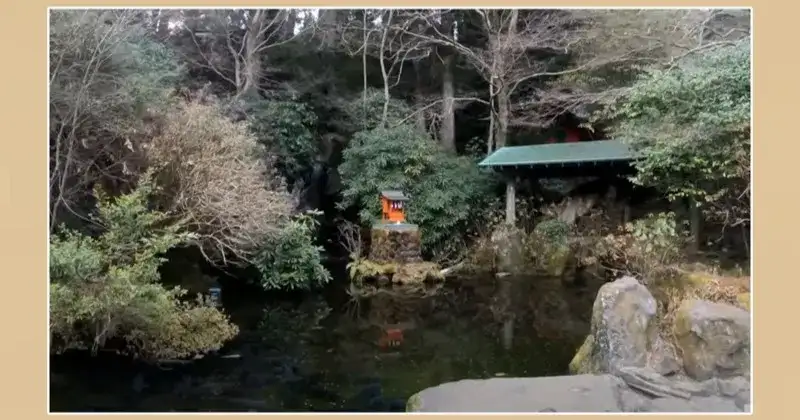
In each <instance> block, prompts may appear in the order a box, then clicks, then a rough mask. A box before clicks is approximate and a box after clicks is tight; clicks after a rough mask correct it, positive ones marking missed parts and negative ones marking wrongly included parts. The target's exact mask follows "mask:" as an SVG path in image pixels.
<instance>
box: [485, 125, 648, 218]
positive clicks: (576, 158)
mask: <svg viewBox="0 0 800 420" xmlns="http://www.w3.org/2000/svg"><path fill="white" fill-rule="evenodd" d="M634 159H636V154H635V152H634V151H633V150H632V149H630V148H629V147H628V146H627V145H626V144H625V143H623V142H621V141H619V140H594V141H581V142H569V143H549V144H535V145H527V146H510V147H501V148H500V149H497V150H496V151H494V153H492V154H491V155H489V156H487V157H486V158H485V159H484V160H483V161H481V162H480V163H479V164H478V166H482V167H489V168H493V169H496V170H500V171H502V172H503V173H504V174H505V175H506V223H509V224H513V223H514V222H515V220H514V219H515V217H514V215H515V205H514V204H515V195H516V181H517V179H518V178H519V177H520V176H523V175H527V176H534V177H537V178H551V177H572V176H586V175H592V174H594V173H597V172H598V170H602V169H604V168H606V169H615V171H617V172H619V173H632V172H633V166H632V165H631V163H632V162H633V160H634Z"/></svg>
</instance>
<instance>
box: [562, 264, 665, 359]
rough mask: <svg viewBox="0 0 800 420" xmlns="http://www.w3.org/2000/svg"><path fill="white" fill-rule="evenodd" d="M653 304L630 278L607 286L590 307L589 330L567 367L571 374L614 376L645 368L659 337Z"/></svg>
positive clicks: (651, 297)
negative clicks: (624, 370) (590, 324)
mask: <svg viewBox="0 0 800 420" xmlns="http://www.w3.org/2000/svg"><path fill="white" fill-rule="evenodd" d="M655 317H656V300H655V298H654V297H653V295H652V294H651V293H650V291H648V290H647V288H646V287H645V286H643V285H642V284H640V283H639V281H638V280H636V279H635V278H633V277H622V278H620V279H618V280H616V281H614V282H611V283H606V284H605V285H603V286H602V287H601V288H600V290H599V291H598V293H597V298H596V299H595V301H594V306H593V307H592V327H591V332H590V334H589V336H588V337H587V338H586V341H585V342H584V344H583V346H582V347H581V349H580V350H579V351H578V353H577V354H576V355H575V358H573V360H572V363H570V370H571V371H572V372H573V373H581V374H586V373H617V372H618V371H619V369H620V368H622V367H626V366H629V367H630V366H633V367H637V366H645V365H646V364H647V359H648V353H649V352H650V350H651V348H652V346H653V343H655V341H656V338H657V336H658V332H657V330H656V324H655Z"/></svg>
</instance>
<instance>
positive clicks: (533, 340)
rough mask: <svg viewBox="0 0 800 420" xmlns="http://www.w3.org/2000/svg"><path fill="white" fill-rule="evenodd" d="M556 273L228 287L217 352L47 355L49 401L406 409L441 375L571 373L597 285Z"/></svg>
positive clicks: (127, 408) (97, 406)
mask: <svg viewBox="0 0 800 420" xmlns="http://www.w3.org/2000/svg"><path fill="white" fill-rule="evenodd" d="M557 283H559V282H557V281H553V280H551V279H541V278H517V279H508V280H495V279H494V278H491V277H489V278H464V279H453V280H448V282H447V283H446V284H445V285H444V286H442V287H440V288H439V289H438V290H436V291H434V292H432V291H428V292H427V295H426V296H419V294H416V295H409V294H406V293H403V292H402V291H396V290H395V291H391V292H386V293H382V294H379V295H376V296H372V297H370V298H368V299H362V300H361V301H359V302H360V303H359V304H354V301H352V300H350V299H349V296H346V295H343V294H342V293H341V291H342V289H343V287H342V286H341V285H339V286H338V288H337V292H336V293H327V294H319V295H313V296H306V297H304V298H302V299H281V300H274V299H273V300H271V301H268V302H265V301H263V300H260V299H253V300H252V301H249V302H248V301H246V300H244V299H242V298H241V297H235V298H234V297H229V296H226V295H223V300H224V301H225V304H226V308H227V310H228V311H229V313H231V316H232V318H233V320H234V321H235V322H236V323H237V324H238V325H240V328H241V333H240V335H239V337H237V339H236V340H234V341H233V342H231V343H229V344H228V345H227V346H226V347H225V348H223V349H222V350H220V351H219V352H218V354H215V355H208V356H206V357H204V358H202V359H199V360H195V361H192V362H188V363H165V364H162V365H160V366H154V365H147V364H144V363H138V362H134V361H131V360H129V359H125V358H122V357H119V356H116V355H110V354H102V353H101V354H100V355H98V356H96V357H94V358H92V357H90V356H88V355H86V354H84V353H73V354H65V355H59V356H52V357H51V374H50V377H51V385H50V398H51V411H54V412H58V411H60V412H75V411H122V412H169V411H189V412H210V411H217V412H220V411H222V412H242V411H244V412H247V411H259V412H270V411H273V412H274V411H283V412H286V411H317V412H319V411H323V412H324V411H328V412H330V411H351V412H387V411H404V410H405V402H406V400H407V399H408V398H409V397H410V396H411V395H413V394H414V393H416V392H418V391H421V390H422V389H424V388H427V387H431V386H436V385H438V384H441V383H444V382H449V381H456V380H460V379H480V378H489V377H496V376H509V377H514V376H517V377H519V376H547V375H560V374H565V373H566V372H567V365H568V363H569V361H570V359H571V358H572V355H573V354H574V353H575V350H576V349H577V347H578V346H579V345H580V342H581V340H582V339H583V337H584V336H585V334H586V333H587V332H588V325H589V324H588V322H589V316H590V311H591V303H592V299H593V296H594V294H593V293H592V291H589V290H585V289H569V288H564V287H562V286H558V287H555V286H553V285H555V284H557ZM544 285H548V286H546V287H545V286H544ZM231 301H234V303H231Z"/></svg>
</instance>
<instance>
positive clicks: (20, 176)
mask: <svg viewBox="0 0 800 420" xmlns="http://www.w3.org/2000/svg"><path fill="white" fill-rule="evenodd" d="M471 3H473V2H471V1H463V2H456V1H452V0H439V1H433V2H428V1H421V0H411V1H408V0H407V1H404V2H402V3H395V2H388V3H385V5H386V6H390V7H400V6H404V7H425V6H428V7H433V6H441V7H446V6H449V7H468V6H481V3H479V2H474V4H471ZM753 3H757V2H753ZM245 5H248V6H301V5H302V6H306V7H317V6H319V7H324V6H333V7H347V6H350V7H376V6H379V5H380V3H379V2H377V1H376V2H364V1H347V2H334V1H330V0H309V1H304V2H301V1H285V0H284V1H253V0H240V1H236V2H230V3H228V4H226V3H224V2H211V1H202V0H196V1H171V2H166V1H165V2H158V1H127V2H122V1H105V2H99V1H83V2H70V1H54V2H49V3H48V2H42V1H37V0H34V1H30V2H25V3H23V2H19V3H15V4H14V5H13V7H11V5H10V4H9V6H7V7H6V8H5V10H4V11H3V13H0V21H2V25H0V31H2V32H3V34H2V35H3V36H2V37H0V40H2V44H3V46H4V48H3V53H4V54H3V56H4V57H3V58H4V60H3V61H4V62H5V66H3V68H2V72H3V73H4V74H5V76H4V77H3V79H2V80H3V81H4V82H7V83H6V84H5V86H6V89H5V90H4V93H5V94H6V95H5V97H6V98H7V100H6V101H5V103H4V105H3V108H4V109H3V112H2V113H0V116H2V118H3V120H5V121H7V123H6V124H4V125H3V128H4V130H3V134H4V140H5V141H4V142H3V144H4V148H5V150H4V152H3V153H0V162H2V163H0V199H2V208H1V209H0V211H2V213H3V214H2V217H0V227H1V229H2V230H0V232H2V233H1V234H0V237H2V238H5V239H6V241H5V242H4V243H3V245H2V248H3V249H2V252H0V256H1V257H0V258H2V260H3V262H4V264H3V267H4V268H5V270H4V271H5V272H6V273H5V276H3V278H4V280H5V281H6V287H8V292H7V293H8V296H9V298H10V299H8V302H7V303H6V304H5V305H4V306H2V310H3V315H4V316H3V317H2V318H0V319H2V320H3V331H4V333H5V334H4V336H5V337H4V338H5V340H6V342H7V343H8V344H6V345H4V346H3V347H2V357H0V360H1V361H2V363H3V365H4V366H3V367H4V369H2V370H0V371H1V372H3V373H4V375H3V376H5V378H6V381H5V382H6V385H7V386H6V387H5V388H6V389H5V390H4V391H5V392H3V394H2V395H4V396H5V398H3V400H4V403H5V404H4V405H3V407H2V408H3V409H4V410H8V413H7V414H10V415H11V416H12V417H17V416H18V415H24V416H25V417H28V416H34V417H35V418H40V417H41V416H44V415H47V411H48V406H47V380H48V375H47V353H48V352H47V348H46V340H47V335H46V334H47V333H46V330H45V329H46V328H47V312H46V311H47V306H46V297H47V283H46V278H47V222H46V221H47V208H48V207H47V195H46V194H47V193H46V188H47V187H46V186H47V160H46V159H47V142H46V140H45V138H46V136H47V134H46V133H47V131H46V130H47V128H46V127H47V121H46V111H47V105H46V103H47V102H46V101H47V94H46V90H47V85H46V80H47V79H46V75H47V65H46V61H47V58H46V52H45V51H46V46H47V27H46V21H47V7H48V6H78V7H80V6H95V7H103V6H152V7H164V6H185V7H197V6H226V7H233V6H245ZM494 6H495V7H502V6H508V7H513V6H518V7H531V6H551V7H552V6H555V7H570V6H571V7H580V6H590V7H592V6H593V7H604V6H617V7H619V6H627V7H642V6H650V7H655V6H666V7H676V6H678V7H679V6H683V7H692V6H704V7H708V6H738V7H748V6H753V7H754V10H753V20H754V26H753V29H754V30H753V32H754V36H753V38H754V52H757V53H756V54H754V65H753V67H754V77H755V78H756V80H755V82H756V83H754V90H755V92H754V93H755V97H756V98H757V99H758V100H757V101H754V118H755V120H756V121H755V126H754V128H755V130H754V131H753V133H758V134H759V136H760V138H761V139H768V138H774V139H776V140H778V139H781V138H782V136H781V134H783V133H786V132H790V131H788V130H783V127H781V124H780V123H781V122H789V121H792V117H795V116H794V115H791V113H790V112H791V111H790V110H791V109H792V105H794V103H796V100H795V101H791V102H790V100H788V99H789V98H788V97H787V96H783V95H781V93H784V92H786V93H788V92H787V91H789V90H792V93H795V94H796V93H798V92H797V90H798V89H797V86H798V83H797V82H796V80H791V79H790V74H791V73H792V70H794V69H795V68H796V67H795V66H793V65H792V64H794V63H792V61H794V60H795V59H796V57H795V56H794V55H795V54H793V53H792V50H793V48H792V47H793V41H794V39H795V37H793V36H782V33H781V32H784V31H783V29H784V28H785V29H786V30H787V33H788V31H791V30H792V29H794V28H795V27H796V25H797V24H796V22H795V20H796V17H797V16H798V15H797V13H796V11H797V9H798V7H797V6H795V5H792V3H789V2H786V3H785V5H784V4H782V2H780V1H777V0H774V1H769V2H768V1H765V0H763V1H762V2H759V4H757V5H754V4H746V3H743V2H741V1H732V2H722V1H718V0H714V1H705V2H702V4H697V3H694V2H689V1H686V0H672V1H663V2H657V3H656V2H651V1H641V0H640V1H635V2H634V1H627V2H623V1H597V0H591V1H582V2H581V1H574V0H560V1H557V2H556V1H540V0H539V1H526V2H523V1H505V2H502V4H494ZM782 41H784V42H786V45H788V47H784V48H782V47H781V45H784V44H783V43H782ZM781 53H783V54H782V56H781V57H780V59H778V57H777V55H778V54H781ZM773 57H774V58H775V59H774V61H773V62H771V63H769V65H768V64H766V61H767V59H768V58H773ZM784 98H785V99H784ZM781 99H783V100H781ZM792 99H794V98H792ZM756 105H758V106H759V107H760V108H755V106H756ZM767 107H770V108H771V109H770V110H769V111H770V112H767V110H766V108H767ZM795 118H796V117H795ZM786 125H788V124H786ZM787 128H788V127H787ZM770 132H774V133H770ZM783 138H786V136H785V135H784V136H783ZM779 147H781V146H779V143H778V142H777V141H776V143H775V145H774V146H772V147H771V148H770V149H767V148H766V147H765V145H764V140H761V141H760V142H755V143H754V150H753V152H754V153H753V158H754V160H755V161H758V162H757V163H756V162H754V164H753V165H754V167H757V168H758V173H757V174H758V176H756V177H754V178H753V180H754V183H757V184H758V185H757V186H754V188H755V190H754V192H755V195H754V201H758V202H759V203H760V204H759V205H756V206H755V207H756V209H757V211H756V212H755V213H754V215H757V216H758V219H757V220H758V221H757V223H755V224H754V226H756V227H758V229H757V230H756V229H754V231H753V234H754V243H755V244H757V245H758V249H759V251H758V252H755V255H754V256H755V257H756V260H758V262H759V263H758V264H754V267H753V268H754V271H753V272H754V274H755V276H754V278H757V279H759V280H756V282H758V281H762V282H763V284H758V286H757V287H756V288H757V289H758V292H757V293H754V294H753V296H754V297H755V296H757V297H758V299H754V300H757V301H758V302H770V304H768V305H767V304H764V305H754V306H753V308H756V307H757V308H758V314H759V315H758V316H757V317H754V322H755V325H754V328H755V329H757V330H758V334H756V335H754V336H753V337H754V338H756V337H757V338H758V339H759V340H760V341H761V343H759V345H758V348H759V351H754V356H755V360H754V363H755V372H758V374H757V376H754V378H757V379H755V380H754V390H755V392H754V393H755V395H754V401H753V402H754V404H753V408H754V409H755V411H754V415H757V416H769V417H772V416H775V415H787V417H788V412H789V410H790V406H789V405H788V402H789V398H790V394H789V393H788V391H786V389H787V387H791V386H793V385H796V382H795V381H789V380H787V379H788V378H789V377H791V376H790V375H791V373H792V372H790V371H792V370H796V369H797V368H796V365H795V364H794V363H792V362H793V361H794V358H795V355H794V354H793V353H790V351H791V350H794V349H795V348H796V347H794V346H793V345H792V344H793V343H789V340H792V341H793V340H794V338H795V337H794V336H793V335H791V334H788V332H789V331H790V329H792V326H790V323H791V321H792V320H791V315H790V317H783V318H779V317H778V309H779V308H780V307H781V306H782V305H781V303H782V302H783V303H788V302H789V301H790V299H791V297H793V293H792V292H791V290H790V289H792V288H797V283H796V282H794V281H792V280H793V279H791V278H788V279H785V280H784V277H789V276H788V275H789V274H791V273H792V268H793V267H791V266H788V265H789V264H790V263H789V262H788V261H787V260H789V258H790V257H791V254H792V253H791V251H792V250H793V246H792V242H791V241H792V240H793V239H795V238H794V237H792V236H790V235H789V233H790V232H789V230H790V229H791V228H792V227H793V226H794V224H793V223H792V222H793V220H791V216H793V214H792V212H790V211H789V208H790V206H789V205H787V204H789V202H791V201H792V200H793V198H794V197H792V196H789V195H784V200H781V201H782V202H781V201H778V200H780V197H781V196H780V195H778V194H780V193H783V194H786V191H780V190H779V188H781V187H783V188H784V190H788V188H785V187H784V185H791V183H789V182H786V181H789V180H790V179H791V178H790V177H791V175H789V176H786V175H784V176H783V178H779V175H778V171H781V170H783V171H786V170H788V171H791V170H792V169H793V166H791V164H792V163H794V164H795V165H796V163H795V162H793V161H792V160H793V159H794V158H795V156H796V154H794V153H792V152H793V150H789V149H793V148H794V146H793V145H792V144H791V143H789V144H787V145H786V146H785V147H784V148H783V149H779ZM790 174H791V172H790ZM781 181H784V182H781ZM770 192H774V193H775V194H774V196H772V197H773V198H772V199H770V194H769V193H770ZM770 200H771V201H772V202H769V201H770ZM779 239H785V240H787V243H788V244H789V245H779V243H778V240H779ZM754 261H755V260H754ZM781 263H787V267H785V269H784V267H780V265H781ZM783 273H786V274H787V276H781V274H783ZM760 279H764V280H760ZM754 303H755V302H754ZM773 328H774V329H776V330H777V329H783V330H779V331H778V334H780V335H778V334H776V335H774V336H773V335H771V334H769V331H770V329H773ZM778 337H780V338H778ZM777 340H780V342H777ZM770 341H771V343H770ZM765 349H769V351H768V353H767V350H765ZM766 354H769V357H767V356H764V355H766ZM782 382H783V383H782ZM782 385H784V386H782ZM108 416H109V417H110V416H111V415H108ZM273 416H278V417H284V418H297V416H295V415H291V416H290V415H273ZM318 416H321V415H302V416H301V417H304V418H305V417H318ZM368 416H370V417H378V415H368ZM617 416H621V415H617ZM87 417H88V416H87ZM92 417H96V416H92ZM141 417H144V415H141ZM180 417H187V418H188V417H192V415H181V416H180ZM452 417H456V416H452ZM574 417H577V416H574ZM781 417H783V416H781Z"/></svg>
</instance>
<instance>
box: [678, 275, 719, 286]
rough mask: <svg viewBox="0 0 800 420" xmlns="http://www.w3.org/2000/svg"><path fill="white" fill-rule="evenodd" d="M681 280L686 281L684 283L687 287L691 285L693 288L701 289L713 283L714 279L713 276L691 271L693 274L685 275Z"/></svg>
mask: <svg viewBox="0 0 800 420" xmlns="http://www.w3.org/2000/svg"><path fill="white" fill-rule="evenodd" d="M683 278H684V280H686V282H687V283H688V284H689V285H692V286H695V287H703V286H705V285H707V284H709V283H711V282H713V281H714V279H715V278H716V277H715V276H714V275H712V274H710V273H704V272H701V271H693V272H690V273H687V274H686V275H685V276H684V277H683Z"/></svg>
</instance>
